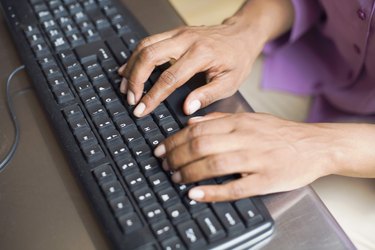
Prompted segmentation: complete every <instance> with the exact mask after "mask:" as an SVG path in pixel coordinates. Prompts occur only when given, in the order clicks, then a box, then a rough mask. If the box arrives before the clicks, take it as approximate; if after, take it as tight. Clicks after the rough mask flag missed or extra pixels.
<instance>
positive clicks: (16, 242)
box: [0, 0, 354, 249]
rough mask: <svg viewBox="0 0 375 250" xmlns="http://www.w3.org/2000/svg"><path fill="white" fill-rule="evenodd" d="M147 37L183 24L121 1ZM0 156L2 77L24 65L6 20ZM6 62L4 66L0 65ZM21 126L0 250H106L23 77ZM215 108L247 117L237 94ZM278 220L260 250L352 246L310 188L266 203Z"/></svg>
mask: <svg viewBox="0 0 375 250" xmlns="http://www.w3.org/2000/svg"><path fill="white" fill-rule="evenodd" d="M123 2H126V3H127V6H128V7H129V8H130V9H131V10H133V11H134V13H135V15H136V16H137V17H139V18H142V19H141V20H142V24H143V25H144V26H145V27H146V29H147V30H148V31H149V32H150V33H157V32H160V31H164V30H167V29H170V28H173V27H176V26H179V25H182V24H183V22H182V20H181V19H180V18H179V16H178V15H177V14H176V12H175V11H174V10H173V9H172V7H171V6H170V5H169V3H168V2H167V1H166V0H158V1H157V3H153V4H152V6H151V5H149V4H147V3H149V2H148V1H146V0H137V1H132V0H126V1H123ZM0 37H1V39H0V56H1V59H2V60H3V62H2V63H1V67H0V81H1V91H0V117H1V119H0V157H1V159H2V158H3V156H4V155H5V154H6V152H7V151H8V149H9V147H10V146H11V144H12V141H13V136H14V132H13V127H12V124H11V122H10V118H9V116H8V113H7V109H6V104H5V79H6V77H7V76H8V75H9V74H10V72H11V71H12V70H13V69H14V68H16V67H17V66H19V65H21V64H22V63H21V62H20V60H19V58H18V55H17V51H16V49H15V47H14V46H13V44H12V41H11V39H10V35H9V33H8V31H7V29H6V25H5V22H4V20H3V18H2V17H0ZM4 62H6V63H4ZM12 93H13V99H14V102H15V108H16V113H17V116H18V120H19V122H20V127H21V140H20V144H19V146H18V150H17V153H16V155H15V157H14V159H13V161H12V162H11V163H10V164H9V166H8V167H7V168H6V170H5V171H3V172H2V173H0V225H1V226H0V249H108V242H106V239H105V238H104V237H103V233H102V232H101V231H100V227H99V225H98V224H97V222H96V220H95V216H94V214H93V213H92V211H91V209H90V208H89V206H88V203H87V200H86V198H85V196H84V194H83V193H82V192H81V190H80V189H79V187H78V184H77V183H76V181H75V179H74V176H73V175H72V173H71V171H70V169H69V166H68V163H67V160H66V158H65V157H64V155H63V153H62V150H61V149H60V147H59V144H58V142H57V140H56V138H55V136H54V134H53V130H52V129H51V127H50V125H49V123H48V121H47V118H46V116H45V114H44V113H43V110H42V108H41V106H40V104H39V102H38V100H37V99H36V96H35V93H34V91H33V90H32V87H31V86H30V84H29V79H28V78H27V75H26V74H25V73H24V72H22V73H20V74H19V75H17V77H16V78H15V80H14V82H13V84H12ZM212 109H215V110H219V111H225V112H240V111H249V110H250V107H249V106H248V105H247V103H246V102H245V101H244V99H243V98H242V97H241V96H240V94H238V93H237V94H236V95H235V96H234V97H232V98H230V99H227V100H225V101H221V102H219V103H217V104H216V105H214V106H213V107H212ZM263 200H264V201H265V203H266V206H267V207H268V209H269V211H270V213H271V215H272V217H273V218H274V220H275V222H276V223H275V231H274V233H273V236H272V237H271V238H270V239H268V240H267V241H266V242H264V244H263V245H262V248H264V249H350V248H354V246H353V245H352V243H351V242H350V241H349V240H348V238H347V237H346V235H345V234H344V233H343V231H342V230H341V228H340V227H339V226H338V224H337V223H336V221H335V220H334V219H333V217H332V216H331V215H330V214H329V212H328V211H327V209H326V208H325V207H324V205H323V204H322V202H321V201H320V199H319V198H318V197H317V196H316V194H315V193H314V192H313V191H312V189H311V188H310V187H305V188H302V189H299V190H295V191H292V192H287V193H282V194H274V195H269V196H266V197H264V198H263Z"/></svg>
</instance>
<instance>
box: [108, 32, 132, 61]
mask: <svg viewBox="0 0 375 250" xmlns="http://www.w3.org/2000/svg"><path fill="white" fill-rule="evenodd" d="M107 45H108V48H109V49H110V50H111V51H112V54H113V55H114V56H115V59H116V61H117V62H118V63H119V64H120V65H122V64H124V63H125V62H127V61H128V59H129V57H130V51H129V50H128V49H127V48H126V46H125V44H124V43H123V42H122V40H121V39H120V38H118V37H112V38H110V39H108V40H107Z"/></svg>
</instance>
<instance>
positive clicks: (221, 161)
mask: <svg viewBox="0 0 375 250" xmlns="http://www.w3.org/2000/svg"><path fill="white" fill-rule="evenodd" d="M207 161H208V162H207V168H208V171H209V172H213V173H225V172H226V167H227V165H226V162H227V160H226V158H225V157H222V156H220V155H214V156H211V157H209V158H208V159H207Z"/></svg>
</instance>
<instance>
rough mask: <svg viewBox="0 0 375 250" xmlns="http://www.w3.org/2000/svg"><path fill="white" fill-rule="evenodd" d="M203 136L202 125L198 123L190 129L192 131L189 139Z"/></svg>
mask: <svg viewBox="0 0 375 250" xmlns="http://www.w3.org/2000/svg"><path fill="white" fill-rule="evenodd" d="M202 134H203V125H202V123H196V124H193V125H192V126H191V127H190V131H189V137H190V139H194V138H197V137H199V136H201V135H202Z"/></svg>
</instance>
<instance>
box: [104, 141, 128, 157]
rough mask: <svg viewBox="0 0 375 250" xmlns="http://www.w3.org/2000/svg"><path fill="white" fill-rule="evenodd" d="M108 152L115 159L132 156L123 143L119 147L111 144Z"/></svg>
mask: <svg viewBox="0 0 375 250" xmlns="http://www.w3.org/2000/svg"><path fill="white" fill-rule="evenodd" d="M108 150H109V152H110V153H111V155H112V156H113V157H115V158H117V157H122V156H126V157H128V156H130V154H129V150H128V148H127V147H126V145H125V144H124V143H123V142H122V143H120V144H117V145H112V144H109V145H108Z"/></svg>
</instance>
